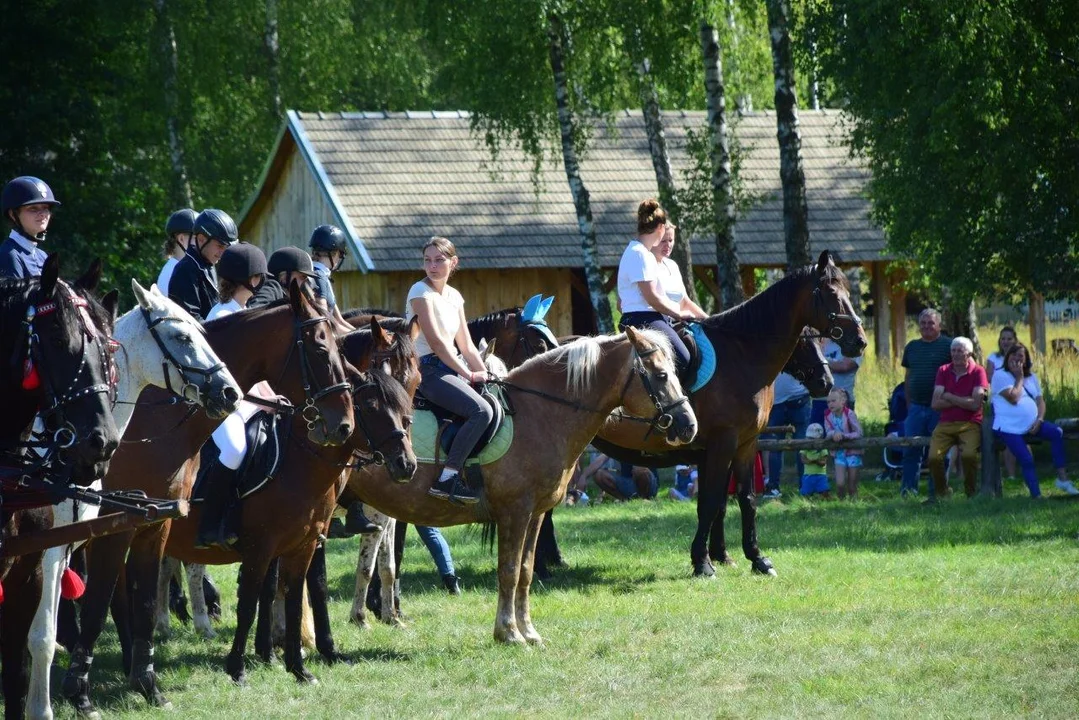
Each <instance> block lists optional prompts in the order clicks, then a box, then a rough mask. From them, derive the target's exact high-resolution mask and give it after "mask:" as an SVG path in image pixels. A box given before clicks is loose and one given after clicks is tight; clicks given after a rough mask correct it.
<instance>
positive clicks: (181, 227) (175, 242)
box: [157, 208, 198, 295]
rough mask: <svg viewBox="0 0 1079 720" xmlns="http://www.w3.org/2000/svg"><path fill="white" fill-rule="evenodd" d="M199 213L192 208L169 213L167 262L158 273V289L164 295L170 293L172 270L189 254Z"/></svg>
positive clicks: (166, 227)
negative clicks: (188, 250)
mask: <svg viewBox="0 0 1079 720" xmlns="http://www.w3.org/2000/svg"><path fill="white" fill-rule="evenodd" d="M197 219H198V215H197V214H196V213H195V211H194V210H192V209H191V208H184V209H183V210H177V211H176V212H174V213H173V214H172V215H169V219H168V221H167V222H166V223H165V248H164V250H165V264H164V265H163V266H162V267H161V272H160V273H158V275H157V289H158V290H160V291H161V293H162V294H163V295H168V294H169V280H171V279H172V271H173V270H175V269H176V266H177V265H179V264H180V261H181V260H183V258H184V255H186V254H187V246H188V245H189V244H190V243H191V235H192V233H194V231H195V220H197Z"/></svg>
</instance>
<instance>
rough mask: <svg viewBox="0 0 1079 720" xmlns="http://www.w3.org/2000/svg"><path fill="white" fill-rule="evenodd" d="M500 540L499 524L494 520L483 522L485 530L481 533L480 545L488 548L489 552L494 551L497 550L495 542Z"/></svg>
mask: <svg viewBox="0 0 1079 720" xmlns="http://www.w3.org/2000/svg"><path fill="white" fill-rule="evenodd" d="M497 540H498V526H497V525H496V524H495V521H494V520H488V521H486V522H484V523H483V532H482V534H481V535H480V547H481V548H486V549H487V552H489V553H493V552H494V551H495V542H496V541H497Z"/></svg>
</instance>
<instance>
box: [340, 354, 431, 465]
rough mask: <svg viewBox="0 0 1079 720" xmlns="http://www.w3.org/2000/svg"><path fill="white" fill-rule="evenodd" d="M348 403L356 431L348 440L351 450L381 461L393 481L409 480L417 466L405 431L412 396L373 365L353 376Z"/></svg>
mask: <svg viewBox="0 0 1079 720" xmlns="http://www.w3.org/2000/svg"><path fill="white" fill-rule="evenodd" d="M352 402H353V406H354V407H355V418H356V427H357V429H358V430H359V432H357V433H355V434H354V435H353V436H352V440H351V442H352V447H353V448H354V449H355V451H356V452H359V453H361V454H369V455H371V456H372V458H371V460H372V461H373V462H374V463H376V464H380V465H383V464H384V465H385V467H386V471H387V472H388V473H389V475H390V477H391V478H393V480H395V481H396V482H407V481H409V480H411V479H412V475H413V474H414V473H415V472H416V466H417V462H416V455H415V453H413V451H412V442H411V440H410V439H409V434H408V433H409V427H410V426H411V425H412V396H411V395H410V394H409V393H408V392H406V390H405V388H404V387H403V386H402V385H401V383H399V382H397V380H396V379H394V378H393V377H391V376H390V375H388V374H386V373H385V372H383V371H382V369H381V368H379V367H373V368H371V369H370V370H368V371H366V372H363V373H359V374H358V375H356V376H354V377H353V390H352Z"/></svg>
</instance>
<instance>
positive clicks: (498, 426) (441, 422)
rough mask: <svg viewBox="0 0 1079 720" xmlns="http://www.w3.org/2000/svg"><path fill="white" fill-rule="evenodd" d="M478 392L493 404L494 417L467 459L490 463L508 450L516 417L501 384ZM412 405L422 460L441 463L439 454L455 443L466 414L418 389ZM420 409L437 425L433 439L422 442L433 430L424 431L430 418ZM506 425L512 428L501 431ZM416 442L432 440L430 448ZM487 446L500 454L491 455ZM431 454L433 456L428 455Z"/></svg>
mask: <svg viewBox="0 0 1079 720" xmlns="http://www.w3.org/2000/svg"><path fill="white" fill-rule="evenodd" d="M479 394H480V397H481V398H483V399H484V400H485V401H486V402H487V404H488V405H490V406H491V410H492V411H493V413H494V417H493V418H492V419H491V422H490V424H489V425H488V426H487V429H486V430H484V431H483V435H481V436H480V439H479V441H478V442H477V443H476V446H475V447H474V448H472V453H471V454H470V455H469V456H468V460H469V461H470V462H473V463H474V462H481V463H487V462H493V461H494V460H497V459H498V457H501V456H502V455H503V454H505V452H506V450H507V449H509V443H510V441H512V439H513V421H512V419H510V418H509V417H508V416H509V415H510V414H511V413H509V412H507V411H508V406H507V405H506V400H505V396H504V395H503V394H502V390H501V388H497V387H496V388H494V389H493V390H492V388H491V386H488V385H484V386H483V388H482V389H481V390H480V393H479ZM412 407H413V409H414V410H416V413H415V415H414V417H413V422H412V425H413V429H412V438H413V450H414V451H415V452H416V455H417V457H418V458H419V459H420V460H421V461H429V462H433V463H436V464H438V463H441V460H440V459H439V455H440V454H441V455H445V454H446V453H449V451H450V447H452V446H453V439H454V438H455V437H457V433H458V432H459V431H460V430H461V426H462V425H464V424H465V418H463V417H461V416H459V415H456V414H454V413H452V412H451V411H449V410H447V409H446V408H444V407H441V406H440V405H435V404H434V403H433V402H431V401H430V400H428V399H427V398H426V397H424V396H423V395H422V394H420V392H418V391H417V393H416V397H415V399H414V400H413V403H412ZM421 413H430V416H431V417H432V418H433V424H434V426H435V427H434V435H435V438H434V442H430V443H425V442H423V439H421V438H422V436H424V435H429V434H430V433H429V432H428V433H425V432H424V430H423V426H428V425H429V424H430V423H428V422H426V421H427V420H428V418H427V417H424V416H423V415H421ZM507 420H508V422H507ZM417 425H420V426H421V427H420V428H417ZM503 427H506V428H507V429H508V430H509V432H508V433H500V431H501V430H502V429H503ZM506 435H508V439H504V440H502V436H506ZM496 438H498V439H499V440H500V442H497V443H495V444H496V445H497V446H498V447H497V448H496V447H494V446H492V441H494V440H496ZM417 442H418V443H419V444H420V446H424V445H427V444H430V446H431V447H430V450H428V449H427V448H425V447H416V444H417ZM488 446H492V447H491V450H493V451H495V452H497V457H494V458H491V457H490V456H491V454H492V453H490V452H487V453H485V452H484V451H485V450H487V449H488ZM428 454H430V455H431V456H433V457H426V455H428Z"/></svg>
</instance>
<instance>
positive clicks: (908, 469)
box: [899, 403, 940, 497]
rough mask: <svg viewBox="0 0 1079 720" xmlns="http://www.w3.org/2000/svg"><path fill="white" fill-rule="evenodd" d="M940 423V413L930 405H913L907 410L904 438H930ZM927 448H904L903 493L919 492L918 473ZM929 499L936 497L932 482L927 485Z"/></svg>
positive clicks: (904, 422)
mask: <svg viewBox="0 0 1079 720" xmlns="http://www.w3.org/2000/svg"><path fill="white" fill-rule="evenodd" d="M938 422H940V413H939V412H937V411H936V410H934V409H933V408H931V407H929V406H928V405H915V404H914V403H911V404H910V405H909V406H908V408H907V419H906V420H904V421H903V437H915V436H922V437H929V436H931V435H932V434H933V430H935V429H936V427H937V423H938ZM924 453H925V448H920V447H906V448H903V482H902V483H901V484H900V486H899V491H900V492H901V493H906V492H918V471H919V469H920V467H921V464H922V456H923V455H924ZM926 485H927V486H928V488H929V497H933V496H934V495H936V489H935V488H934V487H933V483H932V482H928V483H926Z"/></svg>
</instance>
